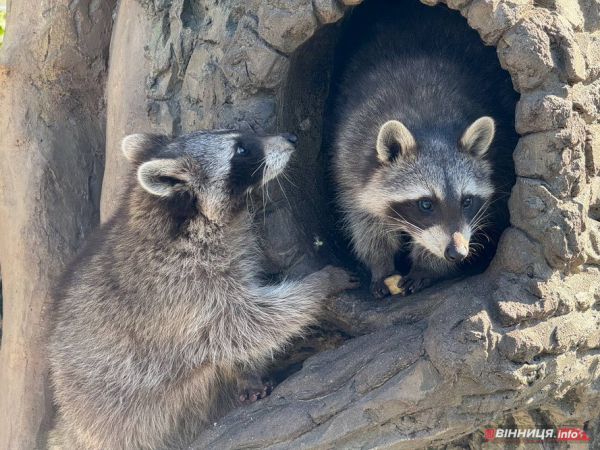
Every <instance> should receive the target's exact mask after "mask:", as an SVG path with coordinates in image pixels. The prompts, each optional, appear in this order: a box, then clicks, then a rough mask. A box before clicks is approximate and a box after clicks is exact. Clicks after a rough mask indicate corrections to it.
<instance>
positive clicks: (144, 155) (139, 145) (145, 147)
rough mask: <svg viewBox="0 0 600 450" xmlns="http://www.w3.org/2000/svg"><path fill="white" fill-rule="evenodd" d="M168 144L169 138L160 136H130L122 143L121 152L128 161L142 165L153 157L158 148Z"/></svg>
mask: <svg viewBox="0 0 600 450" xmlns="http://www.w3.org/2000/svg"><path fill="white" fill-rule="evenodd" d="M167 142H168V138H167V137H166V136H163V135H160V134H142V133H140V134H130V135H129V136H125V138H124V139H123V141H122V142H121V151H122V152H123V155H125V158H127V160H128V161H130V162H132V163H134V164H141V163H142V162H143V161H147V160H148V159H149V158H150V157H151V156H152V154H153V153H154V150H155V149H156V148H158V147H161V146H162V145H164V144H166V143H167Z"/></svg>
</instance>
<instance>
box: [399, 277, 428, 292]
mask: <svg viewBox="0 0 600 450" xmlns="http://www.w3.org/2000/svg"><path fill="white" fill-rule="evenodd" d="M432 281H433V280H432V279H431V278H428V277H425V276H422V275H419V274H414V275H413V274H411V273H409V274H408V275H407V276H405V277H403V278H402V281H400V285H399V286H398V287H399V288H400V289H401V292H400V295H402V296H403V297H406V296H407V295H409V294H416V293H417V292H419V291H421V290H423V289H425V288H426V287H429V286H431V283H432Z"/></svg>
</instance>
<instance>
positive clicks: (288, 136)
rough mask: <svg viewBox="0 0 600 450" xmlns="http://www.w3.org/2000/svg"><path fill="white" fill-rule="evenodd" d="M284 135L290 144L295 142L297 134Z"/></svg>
mask: <svg viewBox="0 0 600 450" xmlns="http://www.w3.org/2000/svg"><path fill="white" fill-rule="evenodd" d="M284 137H285V138H286V139H287V140H288V141H290V142H291V143H292V144H295V143H296V142H298V136H296V135H295V134H286V135H284Z"/></svg>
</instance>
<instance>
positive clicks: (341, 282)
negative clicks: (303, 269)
mask: <svg viewBox="0 0 600 450" xmlns="http://www.w3.org/2000/svg"><path fill="white" fill-rule="evenodd" d="M314 275H315V276H323V277H325V278H326V280H327V281H326V282H327V286H328V290H329V292H328V295H335V294H337V293H339V292H342V291H345V290H346V289H356V288H358V287H360V283H359V279H358V276H357V275H356V274H354V273H352V272H349V271H347V270H346V269H342V268H341V267H335V266H326V267H324V268H323V269H321V270H320V271H318V272H316V273H315V274H314Z"/></svg>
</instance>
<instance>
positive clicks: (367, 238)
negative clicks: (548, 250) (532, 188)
mask: <svg viewBox="0 0 600 450" xmlns="http://www.w3.org/2000/svg"><path fill="white" fill-rule="evenodd" d="M336 64H337V65H336V69H335V72H334V75H333V80H334V81H333V83H334V84H333V86H334V87H333V90H332V94H331V98H332V100H331V101H332V102H333V127H332V130H331V131H330V133H331V137H330V141H331V142H330V145H331V147H332V166H333V179H334V183H335V187H336V191H337V199H338V205H339V207H340V208H339V209H340V211H341V214H342V215H343V220H344V224H345V229H346V230H347V232H348V235H349V237H350V241H351V246H352V248H353V250H354V253H355V254H356V256H357V257H358V259H359V260H360V261H362V262H363V263H364V264H365V265H366V266H367V267H368V268H369V269H370V271H371V293H372V294H373V296H375V297H377V298H382V297H384V296H386V295H387V294H389V290H388V288H387V287H386V285H385V284H384V283H383V279H384V278H386V277H387V276H389V275H391V274H393V273H395V264H394V257H395V255H396V254H397V253H398V252H399V251H401V250H402V251H404V252H406V254H407V255H408V259H409V260H410V266H411V267H410V270H409V272H408V274H407V275H406V276H404V277H403V278H402V281H401V285H400V286H399V287H400V289H401V293H402V294H403V295H408V294H411V293H415V292H418V291H420V290H421V289H423V288H426V287H427V286H430V285H431V284H432V283H433V282H435V281H438V280H441V279H446V278H450V277H454V276H457V275H460V274H464V273H467V272H470V271H481V270H483V269H484V268H485V267H486V266H487V265H488V264H489V261H490V260H491V257H492V256H493V254H494V252H495V248H496V245H497V242H498V239H499V236H500V234H501V232H502V230H503V229H505V228H506V227H507V226H508V208H507V196H508V192H509V190H510V187H511V186H512V185H513V184H514V180H515V175H514V165H513V161H512V151H513V149H514V147H515V145H516V142H517V139H518V136H517V134H516V132H515V131H514V110H515V104H516V100H517V97H516V93H515V92H514V90H513V89H512V84H511V80H510V77H509V75H508V73H507V72H505V71H504V70H502V69H501V67H500V65H499V62H498V59H497V57H496V54H495V51H494V48H492V47H486V46H484V44H483V43H482V42H481V40H480V38H479V36H478V35H477V33H476V32H475V31H474V30H471V29H469V28H468V26H467V25H466V23H465V22H464V19H463V18H462V17H461V16H460V14H458V12H456V11H451V10H449V9H448V8H447V7H445V6H441V5H438V6H435V7H430V6H426V5H423V4H421V3H420V2H418V1H416V0H414V1H408V0H407V1H403V2H394V1H390V0H367V1H366V2H364V3H363V4H361V5H359V6H357V7H356V8H355V9H354V10H353V12H352V14H351V16H350V18H349V19H348V21H347V23H346V25H345V27H344V30H343V32H342V37H341V40H340V45H339V48H338V59H337V63H336ZM404 243H406V244H407V247H404Z"/></svg>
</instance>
